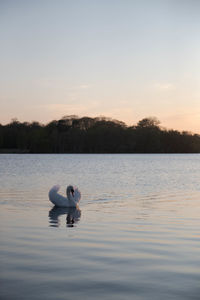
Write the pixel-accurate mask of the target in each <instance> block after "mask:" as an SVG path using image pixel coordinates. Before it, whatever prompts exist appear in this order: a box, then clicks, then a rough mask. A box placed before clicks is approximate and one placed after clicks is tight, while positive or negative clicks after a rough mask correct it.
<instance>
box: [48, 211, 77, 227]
mask: <svg viewBox="0 0 200 300" xmlns="http://www.w3.org/2000/svg"><path fill="white" fill-rule="evenodd" d="M62 215H66V226H67V227H74V223H77V222H78V221H79V220H80V217H81V210H80V209H79V208H78V207H57V206H54V207H53V208H52V209H51V210H50V211H49V226H50V227H59V226H60V220H59V217H60V216H62Z"/></svg>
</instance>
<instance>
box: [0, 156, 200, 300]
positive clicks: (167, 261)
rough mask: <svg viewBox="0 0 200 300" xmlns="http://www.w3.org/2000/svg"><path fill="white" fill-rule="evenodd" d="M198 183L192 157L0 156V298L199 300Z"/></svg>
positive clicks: (197, 160)
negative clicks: (52, 196)
mask: <svg viewBox="0 0 200 300" xmlns="http://www.w3.org/2000/svg"><path fill="white" fill-rule="evenodd" d="M199 179H200V155H198V154H191V155H190V154H187V155H183V154H180V155H174V154H171V155H166V154H162V155H159V154H156V155H155V154H154V155H153V154H152V155H149V154H147V155H130V154H129V155H125V154H120V155H111V154H110V155H109V154H108V155H17V154H16V155H6V154H5V155H4V154H2V155H0V208H1V209H0V234H1V244H0V263H1V270H0V285H1V289H0V299H9V300H12V299H22V300H23V299H31V300H32V299H58V300H59V299H71V298H73V299H79V298H81V299H96V300H98V299H101V300H102V299H103V300H104V299H109V300H112V299H115V300H118V299H120V300H121V299H134V300H137V299H141V300H144V299H154V300H156V299H159V300H160V299H176V300H179V299H199V294H200V285H199V283H200V185H199V181H200V180H199ZM57 183H58V184H60V185H61V193H63V194H64V193H65V188H66V186H67V185H68V184H71V183H72V184H76V185H77V186H78V187H79V189H80V190H81V193H82V199H81V203H80V210H67V209H55V208H53V207H52V205H51V203H50V202H49V200H48V191H49V189H50V187H52V185H54V184H57Z"/></svg>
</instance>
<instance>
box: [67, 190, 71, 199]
mask: <svg viewBox="0 0 200 300" xmlns="http://www.w3.org/2000/svg"><path fill="white" fill-rule="evenodd" d="M67 198H68V199H69V201H71V200H72V195H71V192H70V190H67Z"/></svg>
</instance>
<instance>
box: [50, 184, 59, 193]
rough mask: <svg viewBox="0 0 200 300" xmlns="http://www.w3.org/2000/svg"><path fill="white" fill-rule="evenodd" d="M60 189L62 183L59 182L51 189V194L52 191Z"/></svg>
mask: <svg viewBox="0 0 200 300" xmlns="http://www.w3.org/2000/svg"><path fill="white" fill-rule="evenodd" d="M59 189H60V185H59V184H56V185H54V186H53V187H52V188H51V189H50V190H49V194H50V193H52V192H58V191H59Z"/></svg>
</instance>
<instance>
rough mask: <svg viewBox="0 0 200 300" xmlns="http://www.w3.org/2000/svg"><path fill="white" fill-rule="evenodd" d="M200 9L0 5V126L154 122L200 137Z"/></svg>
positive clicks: (143, 1)
mask: <svg viewBox="0 0 200 300" xmlns="http://www.w3.org/2000/svg"><path fill="white" fill-rule="evenodd" d="M199 15H200V1H199V0H57V1H53V0H34V1H32V0H24V1H22V0H0V41H1V47H0V123H1V124H6V123H9V122H10V121H11V119H12V118H17V119H18V120H19V121H20V122H24V121H29V122H31V121H38V122H41V123H43V124H46V123H47V122H50V121H52V120H57V119H60V118H61V117H63V116H66V115H72V114H76V115H78V116H80V117H82V116H90V117H96V116H102V115H103V116H106V117H111V118H113V119H118V120H120V121H124V122H125V123H126V124H128V125H133V124H136V123H137V122H138V121H139V120H141V119H143V118H145V117H150V116H155V117H157V118H158V119H159V120H160V121H161V126H163V127H165V128H168V129H172V128H173V129H177V130H180V131H182V130H185V131H191V132H194V133H199V134H200V38H199V37H200V18H199Z"/></svg>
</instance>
